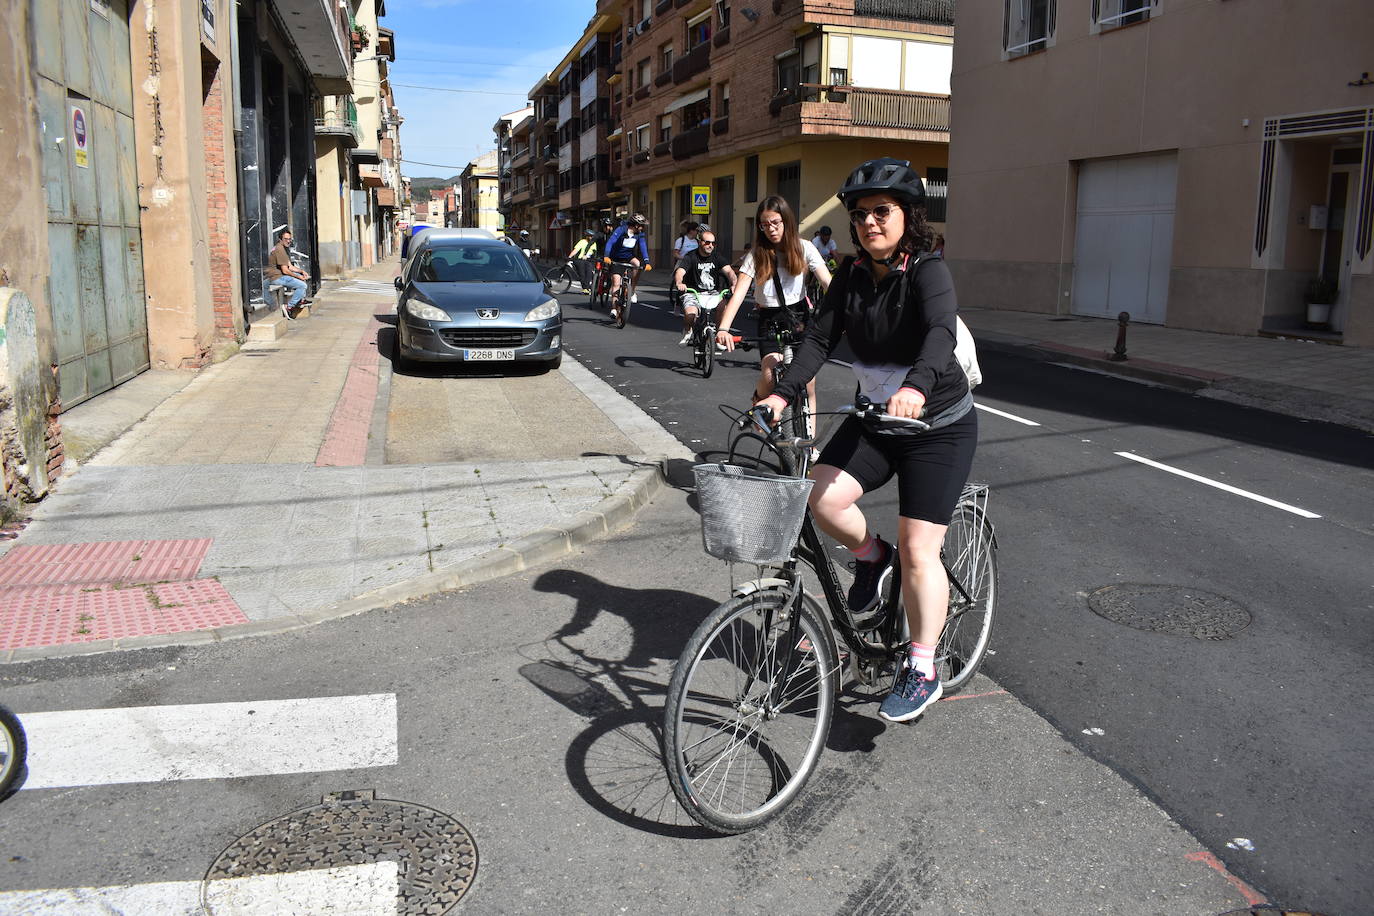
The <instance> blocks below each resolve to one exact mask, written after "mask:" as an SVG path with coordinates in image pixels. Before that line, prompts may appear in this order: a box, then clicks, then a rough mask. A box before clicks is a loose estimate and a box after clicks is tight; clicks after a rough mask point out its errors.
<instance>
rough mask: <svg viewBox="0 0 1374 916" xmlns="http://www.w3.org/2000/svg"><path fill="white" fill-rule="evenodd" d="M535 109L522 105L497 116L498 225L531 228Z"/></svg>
mask: <svg viewBox="0 0 1374 916" xmlns="http://www.w3.org/2000/svg"><path fill="white" fill-rule="evenodd" d="M533 124H534V108H532V107H530V108H522V109H520V110H519V111H512V112H510V113H509V114H504V115H502V116H501V117H500V118H497V120H496V123H495V124H494V125H492V131H493V132H494V133H495V134H496V174H497V195H496V197H497V205H496V208H497V212H498V213H500V215H501V227H502V229H506V228H519V229H530V228H531V217H532V213H531V211H530V206H529V204H530V168H531V158H532V157H531V156H530V127H531V126H532V125H533Z"/></svg>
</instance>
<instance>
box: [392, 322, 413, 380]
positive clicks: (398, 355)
mask: <svg viewBox="0 0 1374 916" xmlns="http://www.w3.org/2000/svg"><path fill="white" fill-rule="evenodd" d="M414 368H415V363H414V362H412V361H411V360H410V358H409V357H407V356H406V355H405V354H404V353H402V352H401V329H400V328H399V327H398V328H396V333H395V336H394V337H393V338H392V343H391V371H392V372H399V373H401V374H402V375H405V374H407V373H409V372H410V371H411V370H413V369H414Z"/></svg>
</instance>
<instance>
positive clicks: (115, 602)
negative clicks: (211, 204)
mask: <svg viewBox="0 0 1374 916" xmlns="http://www.w3.org/2000/svg"><path fill="white" fill-rule="evenodd" d="M396 266H397V265H396V262H395V261H394V260H393V261H390V262H387V263H385V264H381V265H377V266H375V267H373V268H370V269H368V270H365V271H363V272H361V273H360V275H359V276H358V277H356V278H355V279H353V280H350V281H346V282H339V283H329V284H326V286H325V288H323V289H322V290H321V291H320V293H319V294H318V295H317V296H316V297H315V303H314V304H313V305H312V307H311V310H312V314H311V316H310V317H309V318H302V319H299V320H297V321H295V322H293V323H290V324H289V325H287V326H286V327H285V328H283V329H279V330H284V331H285V333H284V334H283V335H282V336H280V337H279V338H277V339H269V340H262V341H250V342H248V343H247V344H245V345H244V347H243V349H242V351H241V352H240V353H238V354H237V355H235V356H233V357H231V358H230V359H228V360H226V361H224V362H222V363H219V364H217V365H215V366H212V367H210V368H208V369H206V370H204V371H203V372H200V373H199V374H194V375H193V374H190V373H180V372H172V371H166V372H160V371H150V372H147V373H144V374H143V375H142V376H139V377H138V378H136V379H134V380H132V381H130V382H128V383H126V384H125V385H122V386H120V387H119V388H117V389H115V390H114V391H111V392H109V393H107V394H104V395H101V396H99V397H97V398H93V399H92V400H91V401H89V402H87V403H85V404H81V405H78V406H77V407H76V408H74V409H73V410H71V411H69V412H68V413H66V414H64V415H63V417H62V421H63V427H64V435H65V437H66V438H67V439H68V441H70V442H72V443H74V445H75V447H74V448H73V450H72V451H73V453H74V454H76V455H78V456H79V457H84V458H85V459H86V460H85V463H84V464H82V465H81V466H80V468H79V469H73V468H70V467H69V468H68V469H67V471H66V473H64V475H63V477H62V478H61V479H60V480H59V482H58V485H57V487H56V489H55V491H54V492H53V494H52V495H51V496H49V497H48V498H47V499H46V500H45V501H44V502H43V503H41V504H39V505H38V506H36V507H34V512H33V520H32V521H31V522H30V523H29V525H28V526H27V527H26V528H25V529H24V530H23V531H22V532H21V533H20V534H19V536H18V538H17V539H15V540H14V541H9V542H4V543H3V544H0V549H3V550H4V555H3V556H0V661H22V660H28V659H33V658H41V657H50V656H60V655H73V654H86V653H93V652H103V651H110V650H114V649H131V648H141V647H147V646H156V645H168V644H189V643H200V642H209V641H216V640H221V639H228V638H233V637H236V636H245V635H254V634H262V633H270V632H276V631H281V630H286V629H290V628H293V627H298V626H301V625H304V624H308V623H313V622H317V621H321V620H326V619H330V618H333V617H339V616H343V615H347V614H353V613H358V612H360V611H364V610H368V609H370V608H375V607H384V606H388V605H391V604H395V603H397V602H400V601H404V600H407V599H409V598H414V597H419V596H422V595H427V594H431V593H433V592H437V591H441V590H445V589H451V588H456V587H459V586H463V585H468V584H472V583H474V582H480V581H483V580H485V579H489V578H493V577H496V576H501V575H507V574H509V573H512V572H516V571H518V570H521V569H524V568H526V567H527V566H530V565H533V564H537V563H540V562H544V561H547V560H549V559H552V558H554V557H557V556H559V555H562V554H564V553H567V552H569V551H571V550H572V549H573V548H574V547H575V546H576V545H578V544H580V543H583V542H585V541H586V540H589V539H591V538H594V537H598V536H600V535H602V534H605V533H607V532H609V531H613V530H616V529H617V528H620V527H623V526H624V525H626V524H628V523H629V522H630V521H631V519H632V518H633V515H634V513H635V512H636V510H637V509H638V508H640V507H641V506H643V505H644V504H645V503H646V502H647V500H648V499H650V498H651V497H652V495H653V494H654V493H655V492H656V491H657V489H658V488H659V487H660V486H661V484H662V479H663V478H662V465H663V462H664V460H665V459H666V458H667V457H677V458H685V457H690V453H689V452H688V451H687V450H686V449H685V448H684V447H683V446H681V445H680V444H679V443H678V442H677V441H676V440H675V439H673V437H672V436H670V435H669V434H668V433H667V432H665V431H664V430H662V429H661V428H660V427H659V426H658V425H657V424H656V423H654V422H653V421H652V420H651V419H650V418H649V417H648V416H647V415H646V414H644V413H643V412H642V411H640V410H639V408H637V407H635V406H634V405H633V404H632V403H631V402H629V401H628V400H626V399H624V398H622V397H620V396H619V395H618V394H616V393H615V392H614V390H613V389H612V388H611V387H610V386H608V385H606V384H605V383H604V382H602V381H601V380H600V379H598V378H597V377H596V376H594V375H593V374H592V373H590V372H588V371H587V370H586V369H583V368H582V367H581V366H580V365H578V364H577V363H576V362H574V361H572V360H565V361H564V364H563V367H562V369H561V370H560V371H557V372H551V373H548V374H546V375H543V376H529V375H524V376H518V377H515V378H512V379H509V380H499V379H498V380H491V379H465V380H463V381H462V382H461V384H462V385H463V386H464V388H463V389H462V390H461V392H459V389H457V387H456V384H457V383H454V382H452V380H448V379H442V378H436V379H435V380H433V381H432V382H429V381H425V380H422V381H421V384H434V385H437V386H439V387H442V388H446V389H448V390H450V391H451V392H459V394H460V395H461V396H462V397H464V398H469V397H470V398H471V402H470V403H466V402H465V403H464V406H463V409H462V410H461V411H459V412H456V413H454V414H452V418H453V419H452V423H451V425H450V427H449V428H446V429H442V430H434V429H431V430H411V431H410V434H411V435H412V436H413V435H428V436H430V437H432V438H433V440H434V441H435V443H436V448H433V449H431V450H430V451H431V453H433V452H435V451H436V449H438V448H439V447H440V446H441V447H442V451H443V453H444V454H445V455H452V456H453V458H454V460H453V461H451V462H445V463H429V464H417V463H413V462H412V463H407V464H386V463H385V461H386V457H387V456H386V451H387V447H386V445H387V444H386V429H387V421H388V416H387V413H388V402H389V397H388V395H389V390H390V386H391V381H392V376H391V364H390V360H389V359H387V358H386V357H384V356H380V355H379V352H378V350H379V343H380V345H381V346H382V347H383V348H387V349H389V346H390V340H391V334H392V332H391V325H392V324H393V323H394V318H393V317H391V315H392V313H393V310H394V307H395V306H394V303H395V293H394V290H392V287H391V277H392V275H393V274H394V272H395V269H396ZM407 381H410V380H409V379H408V380H407ZM469 389H470V390H471V391H474V392H475V391H481V392H483V395H482V396H481V397H480V398H479V397H477V396H475V395H471V394H468V391H469ZM517 399H521V400H524V399H528V400H532V401H537V402H538V403H539V404H541V405H544V406H545V407H546V409H548V410H552V411H554V412H556V413H557V416H558V418H559V421H560V422H559V424H558V429H556V430H555V429H549V430H545V431H536V432H535V435H528V434H520V432H519V430H518V429H514V430H513V429H512V427H513V426H514V425H515V424H512V422H511V416H512V412H511V411H510V408H509V404H510V403H511V402H512V401H517ZM486 402H493V403H494V406H493V407H492V408H490V409H483V406H482V405H483V403H486ZM398 422H399V423H400V425H405V419H404V418H401V419H400V420H399V421H398ZM540 425H541V427H542V426H544V425H550V424H547V423H541V424H540ZM394 445H395V443H393V450H396V449H395V448H394ZM392 460H393V461H394V460H397V458H396V457H394V456H393V458H392ZM400 460H405V456H404V455H402V457H401V459H400ZM73 470H74V471H75V473H73Z"/></svg>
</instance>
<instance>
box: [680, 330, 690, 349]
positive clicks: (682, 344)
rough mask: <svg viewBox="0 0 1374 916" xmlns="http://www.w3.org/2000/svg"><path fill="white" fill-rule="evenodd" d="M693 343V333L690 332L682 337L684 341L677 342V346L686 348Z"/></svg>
mask: <svg viewBox="0 0 1374 916" xmlns="http://www.w3.org/2000/svg"><path fill="white" fill-rule="evenodd" d="M691 342H692V332H691V331H688V332H687V333H686V334H683V335H682V339H681V340H679V341H678V342H677V345H678V346H679V347H685V346H687V345H688V344H689V343H691Z"/></svg>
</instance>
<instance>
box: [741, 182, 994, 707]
mask: <svg viewBox="0 0 1374 916" xmlns="http://www.w3.org/2000/svg"><path fill="white" fill-rule="evenodd" d="M837 196H838V197H839V198H840V200H841V201H843V202H844V205H845V207H846V208H847V209H848V210H849V218H850V235H851V237H852V238H853V241H854V244H855V250H857V251H859V256H858V258H857V259H854V260H846V262H845V264H843V265H842V266H841V267H840V270H839V272H838V273H837V274H836V277H835V283H834V285H833V286H831V288H830V291H829V292H828V294H827V295H826V297H825V302H824V304H822V306H821V308H820V312H819V313H818V314H817V316H816V320H815V321H814V322H812V325H811V328H810V330H809V331H808V332H807V334H806V337H805V339H804V340H803V342H802V344H801V346H800V348H799V350H798V352H797V355H796V359H795V361H794V362H793V365H792V369H791V371H790V372H789V373H788V375H787V376H786V378H785V379H784V380H783V383H782V384H781V385H780V386H779V388H778V390H777V391H776V392H774V393H773V394H772V395H770V396H769V397H767V398H764V399H763V400H761V401H760V402H759V403H760V406H767V407H768V408H770V409H771V410H772V411H773V414H774V416H777V415H779V413H780V412H781V410H782V409H783V408H784V407H785V406H786V405H787V403H788V402H789V401H791V400H793V399H794V398H796V397H797V395H798V393H799V391H800V389H801V386H802V385H803V384H804V383H805V382H806V380H808V379H810V378H811V377H812V376H814V375H815V374H816V372H817V371H819V370H820V367H821V366H822V364H824V362H825V360H826V358H827V356H829V354H830V353H832V352H833V351H834V350H835V348H836V346H838V344H839V342H840V340H841V338H847V339H848V340H849V345H850V349H852V350H853V352H854V356H855V360H854V364H853V366H854V373H855V375H856V376H857V378H858V383H859V389H860V393H861V394H863V395H865V396H867V397H868V398H869V399H870V400H872V401H873V402H874V403H876V404H885V405H886V409H887V412H888V413H889V414H893V415H894V416H898V417H921V418H923V419H924V420H925V421H926V422H927V423H929V424H930V426H931V430H930V431H929V432H912V431H908V430H901V429H894V430H884V431H882V432H875V431H870V430H869V429H868V428H866V427H865V426H864V425H863V424H862V423H861V422H860V421H859V420H858V419H856V418H854V417H849V418H847V419H846V420H845V421H844V423H842V424H841V425H840V428H839V429H838V430H837V431H836V433H835V435H834V436H833V437H831V439H830V441H829V442H828V443H826V446H825V448H824V450H822V452H821V456H820V463H819V464H818V465H817V466H816V468H815V470H814V472H813V474H812V476H813V478H814V479H815V486H814V488H813V489H812V491H811V497H810V502H811V508H812V511H813V512H814V514H815V517H816V520H817V522H819V524H820V526H821V528H822V529H824V530H825V532H826V533H827V534H829V535H830V536H831V537H833V538H834V539H835V540H837V541H839V542H840V543H841V544H843V545H844V546H845V547H847V548H848V549H849V550H850V552H851V553H853V555H854V584H853V586H852V587H851V589H850V591H849V605H850V607H851V608H853V609H854V611H855V612H856V613H858V612H860V611H863V610H866V609H868V608H870V607H872V606H873V605H875V604H876V603H877V602H878V600H880V598H879V596H880V595H881V593H882V592H883V591H885V588H883V586H884V585H885V584H886V583H885V579H886V578H887V577H888V576H890V575H891V574H892V571H893V570H894V569H897V570H900V576H901V579H900V582H901V588H902V601H903V604H904V605H905V607H906V614H907V621H908V623H909V625H910V631H911V636H912V641H911V644H910V647H909V649H908V658H907V664H906V668H905V670H904V671H903V672H902V673H901V676H900V677H899V678H898V680H897V683H896V686H895V687H894V689H893V691H892V693H890V694H888V696H887V698H886V699H884V700H883V704H882V708H881V710H880V711H879V715H881V716H882V717H883V718H885V719H888V720H890V721H894V722H904V721H906V720H908V719H913V718H915V717H916V716H918V715H920V714H921V713H922V712H923V711H924V710H925V709H926V707H927V706H929V705H930V704H931V703H932V702H934V701H935V700H937V699H939V698H940V695H941V693H942V689H941V686H940V681H939V676H938V674H937V672H936V670H935V662H934V655H935V646H936V644H937V643H938V642H939V639H940V630H941V629H942V627H943V625H944V621H945V615H946V612H947V610H948V605H949V580H948V578H947V577H946V575H945V571H944V567H943V566H941V564H940V544H941V542H942V541H943V540H944V536H945V529H946V527H947V526H948V525H949V522H950V518H951V516H952V513H953V511H954V507H955V504H956V502H957V501H958V499H959V493H960V491H961V490H962V489H963V486H964V483H965V481H966V480H967V479H968V475H969V470H970V468H971V467H972V465H973V453H974V449H975V448H976V447H977V443H978V416H977V413H976V411H974V410H973V397H972V395H971V394H970V393H969V385H968V379H967V378H966V377H965V375H964V371H963V369H961V368H960V366H959V362H958V360H957V359H955V356H954V341H955V321H956V309H957V304H956V302H955V297H954V285H953V282H952V280H951V279H950V274H949V270H948V268H946V267H945V263H944V261H943V260H941V259H940V258H939V257H938V256H936V255H932V254H930V253H929V252H930V250H931V245H932V242H933V240H934V239H933V233H932V231H931V229H930V226H929V225H928V224H927V223H926V219H925V212H926V211H925V186H924V185H923V184H922V182H921V179H920V177H919V176H918V175H917V174H916V171H915V170H914V169H912V168H911V166H910V165H909V164H908V163H907V162H904V161H902V160H900V159H887V158H884V159H874V160H871V161H869V162H865V163H864V164H863V165H861V166H859V167H858V168H857V169H855V170H854V171H853V172H852V173H851V174H850V175H849V177H848V178H847V179H846V180H845V183H844V186H843V187H841V188H840V191H839V194H838V195H837ZM725 323H726V322H722V324H725ZM894 473H895V474H896V476H897V487H898V496H899V509H898V514H899V516H900V518H899V519H898V525H897V545H896V547H895V548H894V547H893V545H891V544H889V543H887V542H886V541H884V540H882V539H881V538H878V537H876V536H874V535H873V534H872V533H871V532H870V531H869V528H868V523H867V521H866V520H865V519H864V516H863V513H862V512H861V511H860V510H859V508H858V507H857V506H856V505H855V503H856V501H857V500H858V499H859V497H860V496H862V495H863V494H864V493H866V492H870V491H872V490H876V489H878V488H879V487H881V486H882V485H883V484H885V483H887V481H888V480H890V479H891V478H892V476H893V474H894Z"/></svg>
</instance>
